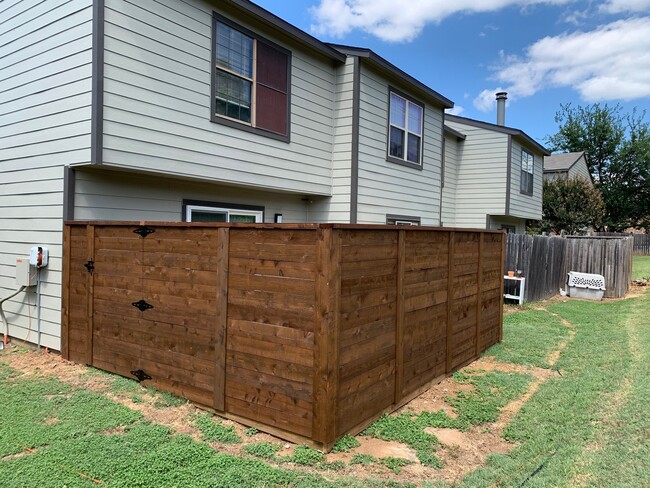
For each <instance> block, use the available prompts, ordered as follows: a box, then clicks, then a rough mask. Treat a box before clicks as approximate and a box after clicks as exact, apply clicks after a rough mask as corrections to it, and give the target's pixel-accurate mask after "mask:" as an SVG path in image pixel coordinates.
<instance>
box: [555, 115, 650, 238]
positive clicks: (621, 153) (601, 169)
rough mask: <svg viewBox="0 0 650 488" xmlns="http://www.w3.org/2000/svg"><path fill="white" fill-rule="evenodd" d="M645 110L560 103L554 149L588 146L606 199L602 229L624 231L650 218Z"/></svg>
mask: <svg viewBox="0 0 650 488" xmlns="http://www.w3.org/2000/svg"><path fill="white" fill-rule="evenodd" d="M644 117H645V113H642V114H638V113H637V112H636V111H635V110H634V111H632V113H629V114H624V113H623V111H622V109H621V107H620V105H615V106H613V107H611V106H609V105H607V104H604V105H600V104H598V103H596V104H593V105H590V106H587V107H581V106H578V107H572V106H571V105H570V104H566V105H561V106H560V111H559V112H558V113H557V114H556V116H555V121H556V122H557V124H558V127H559V129H558V132H557V133H556V134H555V135H553V136H550V137H548V138H547V145H548V146H549V149H551V150H552V151H567V152H575V151H586V152H587V156H588V164H589V170H590V171H591V174H592V176H593V178H594V182H595V183H596V186H597V187H598V189H600V190H601V192H602V195H603V199H604V203H605V216H604V218H603V220H602V224H601V225H600V226H598V228H600V229H607V230H610V231H622V230H625V229H627V228H628V227H636V228H639V227H643V226H647V225H648V223H649V221H650V204H649V202H648V197H649V196H650V128H649V126H648V123H647V122H646V121H645V120H644Z"/></svg>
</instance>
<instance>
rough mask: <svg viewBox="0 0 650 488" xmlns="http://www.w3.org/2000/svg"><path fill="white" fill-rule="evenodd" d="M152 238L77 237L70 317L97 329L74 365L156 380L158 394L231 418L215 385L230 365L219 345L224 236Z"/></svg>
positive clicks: (186, 233)
mask: <svg viewBox="0 0 650 488" xmlns="http://www.w3.org/2000/svg"><path fill="white" fill-rule="evenodd" d="M151 230H152V228H151V227H146V226H140V227H134V226H130V227H118V226H101V225H97V226H95V225H90V226H88V227H87V228H86V227H76V226H75V227H70V228H68V231H69V234H70V244H71V245H70V246H69V248H70V249H69V252H70V258H69V260H68V263H69V265H70V268H71V271H72V270H73V269H74V271H72V272H73V273H75V274H76V276H77V280H75V283H76V284H77V286H76V287H75V288H74V289H71V290H70V291H69V293H70V301H69V303H70V313H74V314H75V318H76V317H78V316H79V315H81V313H83V310H82V309H83V308H84V307H86V308H87V324H86V327H88V331H87V333H86V334H85V335H84V337H85V338H86V343H85V344H80V343H78V342H77V343H75V342H74V341H73V342H72V343H71V344H70V346H69V348H68V352H69V354H70V359H72V360H76V361H81V362H85V363H87V364H92V365H93V366H96V367H98V368H100V369H104V370H107V371H111V372H114V373H117V374H120V375H123V376H127V377H138V371H142V372H146V374H147V375H151V377H152V378H147V379H148V380H150V383H152V384H154V385H155V386H156V387H158V388H160V389H162V390H167V391H175V392H177V393H179V394H181V395H182V396H184V397H186V398H188V399H190V400H193V401H196V402H198V403H201V404H203V405H207V406H212V407H214V408H217V409H220V410H222V409H223V394H224V392H223V382H221V383H220V384H218V383H215V381H214V378H215V376H216V374H217V371H216V368H217V364H219V363H221V362H222V361H223V358H217V350H218V349H217V348H216V347H215V346H216V341H218V340H219V338H223V337H224V333H225V331H224V330H223V329H224V327H225V320H219V313H218V312H219V308H218V306H217V300H218V298H217V297H218V296H219V284H218V280H216V279H215V276H217V277H218V276H219V274H220V271H221V269H220V267H221V266H223V262H222V260H221V254H220V251H221V247H222V246H223V242H221V236H220V233H219V231H218V229H205V228H187V229H178V228H174V227H160V226H157V227H156V230H155V232H156V238H155V239H154V238H149V239H147V238H146V235H147V232H148V231H151ZM134 231H140V233H136V232H134ZM222 233H223V232H222ZM75 263H76V264H77V266H74V264H75ZM80 265H81V266H80ZM84 271H85V272H86V274H85V276H83V275H82V276H79V275H80V274H82V273H83V272H84ZM84 281H85V284H84V285H85V286H82V285H81V284H80V282H81V283H83V282H84ZM75 312H76V313H75ZM80 312H81V313H80ZM77 323H78V321H77V320H71V321H70V324H71V326H72V327H74V326H75V324H77ZM75 337H77V336H75ZM217 385H218V386H217ZM219 390H221V391H219Z"/></svg>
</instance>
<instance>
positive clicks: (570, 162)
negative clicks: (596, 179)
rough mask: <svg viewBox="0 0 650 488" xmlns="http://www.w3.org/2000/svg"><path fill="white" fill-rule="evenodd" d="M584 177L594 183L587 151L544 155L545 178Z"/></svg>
mask: <svg viewBox="0 0 650 488" xmlns="http://www.w3.org/2000/svg"><path fill="white" fill-rule="evenodd" d="M556 178H582V179H584V180H585V181H588V182H590V183H591V184H593V178H592V176H591V173H590V172H589V165H588V164H587V153H586V152H585V151H578V152H568V153H558V154H551V155H550V156H546V157H544V179H545V180H554V179H556Z"/></svg>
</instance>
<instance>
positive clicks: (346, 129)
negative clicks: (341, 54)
mask: <svg viewBox="0 0 650 488" xmlns="http://www.w3.org/2000/svg"><path fill="white" fill-rule="evenodd" d="M353 78H354V59H353V58H348V59H347V60H346V64H345V65H344V66H340V67H339V68H338V70H337V74H336V92H335V97H336V98H335V104H334V120H333V125H334V126H333V144H332V163H331V164H332V197H331V198H323V199H318V200H316V201H314V202H313V203H312V204H311V205H310V209H311V210H310V217H311V219H312V221H313V222H335V223H349V222H350V198H351V197H352V195H351V183H352V175H351V171H352V110H353V103H352V102H353V100H352V99H353Z"/></svg>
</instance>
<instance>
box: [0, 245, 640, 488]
mask: <svg viewBox="0 0 650 488" xmlns="http://www.w3.org/2000/svg"><path fill="white" fill-rule="evenodd" d="M634 273H635V276H643V275H644V274H645V275H649V276H650V259H648V258H647V257H635V259H634ZM648 316H650V293H645V294H643V295H641V296H639V297H636V298H633V299H628V300H617V301H614V300H611V301H603V302H588V301H580V300H571V299H566V300H555V301H549V302H542V303H540V304H535V307H531V306H528V307H524V308H522V309H521V310H519V311H516V312H512V313H508V314H506V315H505V317H504V340H503V342H502V343H501V344H497V345H495V346H493V347H492V348H491V349H490V350H488V351H487V352H486V355H487V356H491V357H493V358H494V360H495V361H498V362H499V363H510V364H515V365H519V366H522V367H523V371H524V372H526V371H533V368H544V369H546V370H547V371H548V373H549V374H550V375H551V377H550V379H547V380H545V381H543V382H542V383H541V384H540V385H539V388H538V389H537V391H536V392H535V393H534V394H533V395H532V396H531V397H530V398H529V399H528V401H527V402H526V403H525V404H524V405H523V406H522V408H521V409H520V410H519V412H518V413H517V415H516V416H515V417H514V418H513V420H512V421H511V422H510V424H509V425H507V427H506V428H505V430H504V431H503V436H504V437H505V438H506V439H507V440H509V441H511V442H512V443H514V448H513V449H512V450H511V451H510V452H509V453H507V454H493V455H492V456H490V457H489V458H488V460H487V463H486V464H485V465H484V466H483V467H481V468H479V469H477V470H475V471H473V472H471V473H469V474H468V475H467V476H465V478H464V479H462V480H460V481H458V482H457V483H456V484H454V485H445V483H444V482H443V481H441V480H439V479H436V478H435V476H434V475H432V476H429V478H428V479H425V478H423V479H422V480H421V481H420V482H419V484H418V485H417V486H423V487H427V488H429V487H434V486H435V487H438V486H462V487H472V488H473V487H511V486H517V487H519V486H525V487H526V488H528V487H549V488H550V487H592V486H594V487H601V486H603V487H609V486H616V487H640V486H650V462H649V461H648V460H649V459H650V415H648V413H647V412H648V405H650V325H648V318H647V317H648ZM559 350H561V352H560V354H559V357H558V356H557V354H555V355H554V352H555V353H557V351H559ZM7 353H8V352H7V351H4V354H7ZM551 357H553V358H554V360H556V361H555V362H554V363H553V365H552V367H551V362H550V361H549V360H550V358H551ZM2 361H3V356H2V354H0V409H1V411H2V412H3V422H2V425H0V486H2V487H3V488H4V487H6V488H31V487H34V488H36V487H39V488H40V487H57V488H61V487H64V486H65V487H68V488H77V487H97V486H106V487H129V488H130V487H183V488H185V487H188V488H192V487H206V488H207V487H222V486H223V487H230V486H238V487H248V486H250V487H258V486H261V487H272V486H291V487H294V486H295V487H321V486H332V487H365V486H377V487H379V486H395V487H396V486H414V485H413V483H406V482H395V481H391V480H389V479H385V477H384V478H382V475H381V473H382V471H381V469H384V470H387V469H389V470H390V471H391V472H392V473H395V476H397V477H399V476H400V473H402V472H404V471H406V470H408V468H409V464H412V461H406V460H404V459H396V458H392V457H391V458H388V457H386V458H377V457H374V456H372V455H368V454H358V453H355V451H354V450H355V449H356V448H357V446H358V441H356V439H355V438H354V437H352V436H346V437H345V438H344V439H342V440H341V442H340V443H339V445H337V448H336V450H337V451H340V452H349V453H350V459H349V460H348V462H347V463H346V462H343V461H340V460H336V461H331V460H330V459H328V458H327V457H325V456H323V455H322V454H321V453H319V452H318V451H315V450H313V449H310V448H309V447H307V446H298V447H297V448H296V449H295V451H294V453H293V454H292V455H290V456H283V455H282V450H281V444H277V443H269V442H258V443H253V444H248V445H245V446H244V447H243V448H242V449H241V455H238V456H235V455H232V454H225V453H222V452H219V449H218V448H215V447H214V445H215V443H217V444H223V445H226V444H227V445H239V444H241V443H242V442H244V440H245V439H246V437H247V436H248V435H249V434H250V435H254V434H255V432H256V431H255V429H249V430H247V431H245V432H244V434H243V435H239V434H237V433H236V432H235V431H234V430H232V428H231V427H229V426H228V425H225V424H223V422H221V421H220V420H219V419H218V418H213V417H212V416H211V415H208V414H205V413H203V414H198V415H195V416H194V417H193V418H192V419H191V423H192V425H193V426H194V427H195V428H196V429H198V430H199V431H200V432H201V435H200V436H199V437H201V438H200V439H198V440H195V439H194V438H191V437H189V436H185V435H178V434H174V433H173V432H172V431H170V429H168V428H167V427H164V426H161V425H156V424H154V423H151V422H149V421H147V420H146V419H145V418H144V417H143V416H142V415H141V414H140V413H139V412H137V411H135V410H132V409H130V408H129V407H127V406H125V405H122V404H119V403H117V402H115V401H113V400H111V399H109V398H108V396H106V395H103V394H101V393H95V392H92V391H89V390H86V389H83V388H81V387H75V386H73V385H70V384H66V383H63V382H61V381H59V380H57V379H55V378H52V377H48V376H38V377H34V376H28V375H25V374H22V373H21V372H20V371H16V370H13V369H12V368H11V367H10V366H9V365H8V364H6V363H3V362H2ZM549 368H550V370H549ZM520 369H521V368H520ZM91 371H92V370H91ZM535 371H538V370H535ZM453 380H454V382H455V384H457V385H458V387H459V389H460V387H461V385H465V388H466V387H467V386H469V385H471V386H472V387H473V389H471V390H467V389H466V390H465V392H462V394H458V395H457V396H450V398H449V399H447V400H446V401H447V403H448V404H449V406H450V407H451V408H453V410H454V411H455V413H456V415H457V416H456V417H454V418H451V417H449V416H448V415H447V414H446V413H444V412H443V411H437V412H421V413H418V414H414V413H409V412H408V410H406V411H402V412H401V413H397V414H393V415H390V416H384V417H382V418H381V419H380V420H379V421H377V422H376V423H375V424H373V425H371V426H370V427H368V429H366V431H365V435H366V436H372V437H377V438H379V439H384V440H396V441H399V442H402V443H404V444H406V445H408V446H410V447H412V448H413V449H414V450H415V451H416V452H417V456H418V459H419V462H420V463H421V464H422V465H424V466H429V467H430V468H429V469H434V468H435V469H437V468H438V467H439V466H441V465H442V462H441V461H440V459H439V457H438V451H437V450H438V449H439V448H440V442H439V441H438V439H437V438H436V437H435V436H434V435H432V434H429V433H427V432H426V429H427V428H428V427H447V428H454V429H458V430H460V431H463V432H464V431H467V430H468V429H475V431H476V429H479V430H480V429H482V428H484V426H485V425H488V424H489V423H490V422H494V421H495V420H496V418H497V417H498V415H499V413H500V412H501V409H502V408H503V407H504V406H505V405H506V404H507V403H508V402H510V401H512V400H514V399H517V398H520V397H521V395H522V394H523V393H524V392H525V391H526V390H527V388H528V387H529V385H530V383H531V381H532V376H531V375H528V374H525V373H504V372H501V371H482V370H479V369H475V368H472V365H470V366H468V367H467V368H465V369H464V370H462V371H461V372H458V373H456V374H455V375H454V376H453ZM133 385H134V383H133V382H126V380H123V379H121V378H115V380H114V382H113V386H112V387H111V388H109V389H108V390H107V393H110V394H115V393H119V392H122V393H123V394H125V395H127V396H128V395H131V396H133V397H134V398H135V397H138V398H140V400H139V401H142V398H141V396H142V395H144V393H143V392H142V390H141V389H140V388H139V387H138V388H135V387H134V386H133ZM450 393H451V391H450ZM165 402H166V403H169V404H174V403H175V404H182V403H183V402H182V401H181V402H180V403H179V402H178V400H177V399H174V398H169V399H166V400H165ZM249 431H250V432H249ZM240 433H241V432H240ZM446 462H453V461H446ZM357 465H358V466H361V465H363V466H370V468H369V469H371V470H374V471H371V472H374V473H378V474H377V475H376V476H374V478H373V479H363V480H360V479H353V478H351V477H349V476H345V475H341V474H339V471H341V470H344V469H345V468H346V466H357ZM292 466H293V467H292ZM297 466H312V467H313V468H314V472H305V471H301V470H300V469H295V467H297ZM378 470H379V471H378ZM433 472H434V473H435V471H433ZM411 479H412V478H411Z"/></svg>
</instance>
